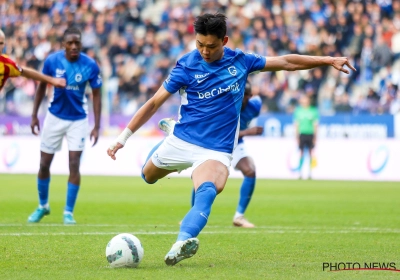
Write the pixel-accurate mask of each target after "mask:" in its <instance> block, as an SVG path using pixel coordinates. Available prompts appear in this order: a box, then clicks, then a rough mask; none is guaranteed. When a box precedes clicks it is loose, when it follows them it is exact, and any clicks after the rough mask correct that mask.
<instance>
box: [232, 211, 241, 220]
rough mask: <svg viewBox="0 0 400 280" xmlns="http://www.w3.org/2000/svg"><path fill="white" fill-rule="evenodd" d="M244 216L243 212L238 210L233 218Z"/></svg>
mask: <svg viewBox="0 0 400 280" xmlns="http://www.w3.org/2000/svg"><path fill="white" fill-rule="evenodd" d="M243 216H244V214H243V213H239V212H237V211H236V213H235V216H233V219H237V218H241V217H243Z"/></svg>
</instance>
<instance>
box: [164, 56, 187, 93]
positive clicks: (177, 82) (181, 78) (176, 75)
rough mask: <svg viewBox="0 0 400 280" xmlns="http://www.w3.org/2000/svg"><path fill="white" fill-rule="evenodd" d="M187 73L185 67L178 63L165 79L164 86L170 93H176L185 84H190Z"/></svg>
mask: <svg viewBox="0 0 400 280" xmlns="http://www.w3.org/2000/svg"><path fill="white" fill-rule="evenodd" d="M187 77H188V76H187V74H186V72H185V70H184V68H183V66H182V65H181V64H180V63H179V61H178V62H177V63H176V66H175V67H174V69H172V71H171V73H170V74H169V76H168V78H167V79H166V80H165V81H164V83H163V86H164V88H165V89H166V90H167V91H168V92H169V93H175V92H177V91H178V90H179V89H180V88H182V87H183V86H186V85H187V84H188V78H187Z"/></svg>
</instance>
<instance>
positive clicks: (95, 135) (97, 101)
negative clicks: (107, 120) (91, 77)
mask: <svg viewBox="0 0 400 280" xmlns="http://www.w3.org/2000/svg"><path fill="white" fill-rule="evenodd" d="M92 92H93V93H92V94H93V113H94V128H93V129H92V131H91V132H90V140H91V141H92V139H93V145H92V147H93V146H94V145H96V143H97V140H98V139H99V131H100V120H101V88H94V89H92Z"/></svg>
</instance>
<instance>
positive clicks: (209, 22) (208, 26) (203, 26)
mask: <svg viewBox="0 0 400 280" xmlns="http://www.w3.org/2000/svg"><path fill="white" fill-rule="evenodd" d="M193 25H194V30H195V31H196V33H199V34H201V35H204V36H207V35H215V36H217V38H218V39H221V40H223V39H224V37H225V36H226V16H225V15H224V14H221V13H216V14H204V15H201V16H198V17H197V18H196V21H195V22H194V24H193Z"/></svg>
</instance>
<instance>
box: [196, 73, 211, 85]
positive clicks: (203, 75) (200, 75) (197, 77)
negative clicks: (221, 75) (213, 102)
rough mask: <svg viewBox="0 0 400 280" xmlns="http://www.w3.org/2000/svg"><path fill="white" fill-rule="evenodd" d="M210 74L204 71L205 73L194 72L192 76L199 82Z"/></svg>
mask: <svg viewBox="0 0 400 280" xmlns="http://www.w3.org/2000/svg"><path fill="white" fill-rule="evenodd" d="M208 75H210V73H205V74H196V75H194V77H195V78H196V79H197V83H199V84H200V83H201V82H203V81H205V80H206V79H207V76H208Z"/></svg>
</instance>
